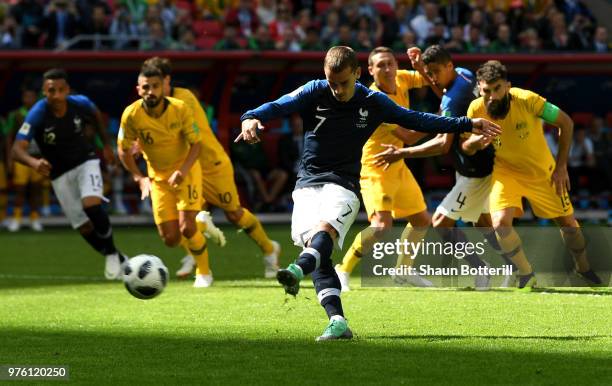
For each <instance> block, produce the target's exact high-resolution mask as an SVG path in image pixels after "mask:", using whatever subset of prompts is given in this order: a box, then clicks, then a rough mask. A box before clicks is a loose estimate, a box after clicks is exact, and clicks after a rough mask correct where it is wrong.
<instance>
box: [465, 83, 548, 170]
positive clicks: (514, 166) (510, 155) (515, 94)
mask: <svg viewBox="0 0 612 386" xmlns="http://www.w3.org/2000/svg"><path fill="white" fill-rule="evenodd" d="M545 103H546V99H544V98H543V97H541V96H540V95H538V94H536V93H534V92H532V91H529V90H523V89H520V88H516V87H513V88H511V89H510V111H509V112H508V115H506V117H505V118H504V119H501V120H500V119H493V118H491V117H490V116H489V115H488V114H487V108H486V106H485V104H484V100H483V98H482V97H480V98H478V99H475V100H474V101H472V103H471V104H470V107H469V108H468V113H467V116H468V117H470V118H486V119H488V120H490V121H492V122H495V123H497V124H499V125H500V126H501V127H502V133H501V135H500V136H498V137H497V138H496V139H495V140H494V141H493V145H494V146H495V166H494V167H495V169H496V170H498V171H502V172H510V173H514V174H515V175H520V176H522V177H527V178H534V179H548V178H550V176H551V174H552V172H553V169H554V168H555V160H554V158H553V156H552V154H551V152H550V150H549V148H548V145H547V144H546V139H545V138H544V128H543V126H542V119H541V118H540V115H541V114H542V111H543V110H544V104H545Z"/></svg>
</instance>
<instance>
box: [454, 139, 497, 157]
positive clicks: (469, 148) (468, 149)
mask: <svg viewBox="0 0 612 386" xmlns="http://www.w3.org/2000/svg"><path fill="white" fill-rule="evenodd" d="M492 140H493V138H492V137H485V136H484V135H479V134H472V135H470V136H469V137H468V138H466V139H462V140H461V151H462V152H463V153H464V154H466V155H474V154H475V153H476V152H477V151H479V150H482V149H484V148H485V147H487V146H489V145H490V144H491V141H492Z"/></svg>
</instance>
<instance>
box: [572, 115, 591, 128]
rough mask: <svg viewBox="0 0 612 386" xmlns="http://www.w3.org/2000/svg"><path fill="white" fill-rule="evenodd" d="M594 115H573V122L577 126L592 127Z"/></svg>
mask: <svg viewBox="0 0 612 386" xmlns="http://www.w3.org/2000/svg"><path fill="white" fill-rule="evenodd" d="M593 117H594V114H593V113H588V112H575V113H572V120H573V121H574V125H575V126H580V127H590V126H591V124H592V123H593Z"/></svg>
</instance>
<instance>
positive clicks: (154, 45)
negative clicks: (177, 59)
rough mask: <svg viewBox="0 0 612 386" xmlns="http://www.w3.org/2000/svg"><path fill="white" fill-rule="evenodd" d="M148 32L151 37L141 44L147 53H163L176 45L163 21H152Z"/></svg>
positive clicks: (141, 47)
mask: <svg viewBox="0 0 612 386" xmlns="http://www.w3.org/2000/svg"><path fill="white" fill-rule="evenodd" d="M147 30H148V31H149V36H148V37H145V38H144V39H143V40H142V41H141V42H140V49H141V50H145V51H161V50H167V49H171V48H173V47H174V46H175V45H176V43H175V42H174V40H172V38H171V37H170V36H168V35H167V33H166V30H165V29H164V26H163V25H162V23H161V21H152V22H151V23H150V24H149V25H148V28H147Z"/></svg>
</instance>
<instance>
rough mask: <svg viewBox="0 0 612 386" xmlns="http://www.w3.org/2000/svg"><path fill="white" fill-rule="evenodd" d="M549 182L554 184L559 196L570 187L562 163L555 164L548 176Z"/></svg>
mask: <svg viewBox="0 0 612 386" xmlns="http://www.w3.org/2000/svg"><path fill="white" fill-rule="evenodd" d="M550 182H551V184H552V185H554V187H555V190H556V191H557V195H559V196H561V197H563V195H564V194H565V193H568V192H569V191H570V189H571V188H572V186H571V185H570V178H569V174H568V173H567V167H566V166H563V165H559V164H557V166H555V170H554V171H553V173H552V176H551V177H550Z"/></svg>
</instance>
